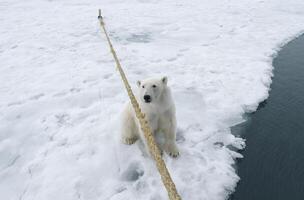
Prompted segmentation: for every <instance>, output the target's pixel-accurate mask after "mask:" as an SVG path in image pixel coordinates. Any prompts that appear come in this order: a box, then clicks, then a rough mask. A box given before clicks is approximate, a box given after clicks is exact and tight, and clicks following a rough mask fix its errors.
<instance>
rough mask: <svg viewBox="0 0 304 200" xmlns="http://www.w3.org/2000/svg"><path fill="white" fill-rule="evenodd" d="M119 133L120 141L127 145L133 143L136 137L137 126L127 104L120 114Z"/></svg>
mask: <svg viewBox="0 0 304 200" xmlns="http://www.w3.org/2000/svg"><path fill="white" fill-rule="evenodd" d="M121 134H122V136H121V137H122V138H121V139H122V142H123V143H125V144H128V145H131V144H134V143H135V142H136V140H137V139H138V128H137V127H136V123H135V119H134V114H133V113H132V111H131V107H130V105H129V104H128V105H127V106H126V107H125V109H124V112H123V114H122V124H121Z"/></svg>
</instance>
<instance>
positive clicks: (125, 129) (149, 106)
mask: <svg viewBox="0 0 304 200" xmlns="http://www.w3.org/2000/svg"><path fill="white" fill-rule="evenodd" d="M137 86H138V94H137V95H136V99H137V101H138V103H139V105H140V108H141V110H142V112H143V113H145V115H146V119H147V120H148V122H149V125H150V127H151V129H152V132H153V135H154V136H155V135H156V134H160V135H161V137H162V138H163V139H164V142H163V144H161V143H158V145H159V148H160V149H161V150H164V151H166V152H167V153H168V154H169V155H171V156H173V157H176V156H178V155H179V152H178V148H177V146H176V143H175V140H176V116H175V106H174V102H173V99H172V96H171V91H170V88H169V87H168V86H167V77H163V78H150V79H146V80H143V81H138V82H137ZM144 95H149V96H150V97H151V102H149V103H147V102H145V100H144ZM121 131H122V141H123V142H124V143H126V144H133V143H134V142H135V141H136V140H137V139H139V138H141V139H142V140H143V141H144V143H145V139H144V136H143V133H142V131H141V129H140V125H139V122H138V120H137V118H136V116H135V112H134V110H133V107H132V105H131V103H130V102H128V103H127V104H126V106H125V108H124V110H123V113H122V130H121ZM145 144H146V143H145ZM146 146H147V145H146Z"/></svg>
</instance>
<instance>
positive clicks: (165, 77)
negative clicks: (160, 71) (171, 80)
mask: <svg viewBox="0 0 304 200" xmlns="http://www.w3.org/2000/svg"><path fill="white" fill-rule="evenodd" d="M161 81H162V82H163V84H165V85H167V83H168V78H167V76H164V77H162V78H161Z"/></svg>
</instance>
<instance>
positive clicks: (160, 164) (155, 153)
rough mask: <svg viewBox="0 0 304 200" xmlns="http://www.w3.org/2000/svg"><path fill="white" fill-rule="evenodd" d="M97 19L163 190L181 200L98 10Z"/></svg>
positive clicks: (171, 197) (174, 198)
mask: <svg viewBox="0 0 304 200" xmlns="http://www.w3.org/2000/svg"><path fill="white" fill-rule="evenodd" d="M98 19H99V22H100V27H101V28H102V29H103V31H104V33H105V35H106V38H107V41H108V44H109V46H110V49H111V53H112V55H113V57H114V60H115V62H116V67H117V69H118V71H119V74H120V76H121V79H122V81H123V83H124V85H125V88H126V90H127V92H128V95H129V98H130V100H131V103H132V106H133V108H134V110H135V113H136V117H137V119H138V120H139V123H140V127H141V130H142V131H143V133H144V135H145V138H146V140H147V144H148V147H149V151H150V154H151V155H152V157H153V158H154V160H155V162H156V166H157V169H158V171H159V173H160V175H161V179H162V181H163V183H164V185H165V188H166V190H167V192H168V196H169V199H170V200H181V197H180V196H179V194H178V193H177V190H176V187H175V184H174V182H173V181H172V178H171V176H170V174H169V171H168V169H167V167H166V164H165V162H164V160H163V159H162V156H161V153H160V150H159V149H158V147H157V145H156V144H155V140H154V137H153V134H152V131H151V128H150V126H149V124H148V121H147V120H146V119H145V114H144V113H142V112H141V109H140V107H139V104H138V102H137V100H136V98H135V96H134V94H133V92H132V89H131V86H130V84H129V82H128V80H127V77H126V75H125V73H124V71H123V69H122V67H121V64H120V62H119V60H118V57H117V55H116V52H115V50H114V48H113V45H112V43H111V41H110V38H109V35H108V33H107V30H106V28H105V23H104V21H103V17H102V16H101V10H99V15H98Z"/></svg>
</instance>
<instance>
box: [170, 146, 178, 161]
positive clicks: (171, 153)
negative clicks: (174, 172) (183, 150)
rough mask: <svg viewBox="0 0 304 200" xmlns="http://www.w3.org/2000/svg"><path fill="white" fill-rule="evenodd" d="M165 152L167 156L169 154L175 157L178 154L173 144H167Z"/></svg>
mask: <svg viewBox="0 0 304 200" xmlns="http://www.w3.org/2000/svg"><path fill="white" fill-rule="evenodd" d="M167 152H168V154H169V156H171V157H173V158H176V157H178V156H179V151H178V148H177V146H176V145H175V144H173V145H169V146H168V148H167Z"/></svg>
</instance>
